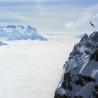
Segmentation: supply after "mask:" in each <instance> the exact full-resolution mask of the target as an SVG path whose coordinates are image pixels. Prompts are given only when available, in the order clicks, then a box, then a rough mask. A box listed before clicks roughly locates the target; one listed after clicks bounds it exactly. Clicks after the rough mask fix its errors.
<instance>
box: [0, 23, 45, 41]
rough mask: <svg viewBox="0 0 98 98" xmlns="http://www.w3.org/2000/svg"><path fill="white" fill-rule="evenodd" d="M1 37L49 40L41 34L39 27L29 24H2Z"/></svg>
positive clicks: (0, 27)
mask: <svg viewBox="0 0 98 98" xmlns="http://www.w3.org/2000/svg"><path fill="white" fill-rule="evenodd" d="M0 39H5V40H28V39H29V40H47V39H46V38H44V37H43V36H41V35H40V34H39V33H38V31H37V29H36V28H34V27H32V26H30V25H28V26H22V25H18V26H15V25H7V26H0Z"/></svg>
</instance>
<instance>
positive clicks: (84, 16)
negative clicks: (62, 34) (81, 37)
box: [65, 4, 98, 33]
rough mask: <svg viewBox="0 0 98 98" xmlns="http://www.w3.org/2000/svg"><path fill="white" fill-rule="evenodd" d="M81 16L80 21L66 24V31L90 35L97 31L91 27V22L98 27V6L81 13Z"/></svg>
mask: <svg viewBox="0 0 98 98" xmlns="http://www.w3.org/2000/svg"><path fill="white" fill-rule="evenodd" d="M79 14H80V17H79V19H78V20H73V21H67V22H66V23H65V30H66V31H67V32H76V33H77V32H79V33H81V32H84V33H88V32H92V31H94V30H96V29H93V28H92V27H91V26H90V24H89V22H90V21H92V22H93V23H94V24H95V25H96V26H97V25H98V22H97V21H98V4H97V5H94V6H91V7H89V8H86V9H85V10H84V11H83V12H82V13H81V12H80V13H79ZM96 28H97V27H96ZM97 30H98V29H97Z"/></svg>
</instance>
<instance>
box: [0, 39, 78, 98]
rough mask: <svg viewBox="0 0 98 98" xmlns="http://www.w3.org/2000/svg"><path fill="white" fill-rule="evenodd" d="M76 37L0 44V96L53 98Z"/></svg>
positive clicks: (4, 97)
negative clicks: (61, 39)
mask: <svg viewBox="0 0 98 98" xmlns="http://www.w3.org/2000/svg"><path fill="white" fill-rule="evenodd" d="M75 43H76V39H74V38H73V37H72V38H66V40H63V41H54V40H52V41H46V42H45V41H43V42H42V41H9V42H7V44H8V45H4V46H1V47H0V98H53V97H54V92H55V89H56V87H57V85H58V81H60V77H61V76H62V72H63V71H62V70H63V68H62V67H63V65H64V63H65V61H66V60H67V59H68V55H69V53H70V51H72V48H73V46H74V44H75Z"/></svg>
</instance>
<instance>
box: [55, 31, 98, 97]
mask: <svg viewBox="0 0 98 98" xmlns="http://www.w3.org/2000/svg"><path fill="white" fill-rule="evenodd" d="M63 68H64V75H63V79H62V81H61V83H60V86H59V87H58V88H57V89H56V91H55V96H54V98H98V31H96V32H93V33H92V34H91V35H90V36H88V35H87V34H85V35H84V36H83V37H82V38H81V40H80V42H79V43H77V44H76V45H75V46H74V48H73V50H72V52H71V53H70V56H69V58H68V61H66V62H65V64H64V67H63Z"/></svg>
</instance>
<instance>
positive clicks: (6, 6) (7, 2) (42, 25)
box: [0, 0, 98, 35]
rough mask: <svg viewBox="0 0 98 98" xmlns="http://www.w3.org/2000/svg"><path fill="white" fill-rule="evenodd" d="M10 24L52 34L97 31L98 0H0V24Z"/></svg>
mask: <svg viewBox="0 0 98 98" xmlns="http://www.w3.org/2000/svg"><path fill="white" fill-rule="evenodd" d="M89 21H92V22H93V23H94V24H95V26H96V27H95V28H92V27H91V26H90V24H89ZM7 24H15V25H18V24H21V25H32V26H33V27H35V28H37V29H38V30H39V31H40V32H43V33H44V34H52V35H55V34H76V35H77V34H84V33H90V32H92V31H94V30H97V25H98V0H0V25H7Z"/></svg>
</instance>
